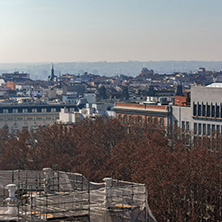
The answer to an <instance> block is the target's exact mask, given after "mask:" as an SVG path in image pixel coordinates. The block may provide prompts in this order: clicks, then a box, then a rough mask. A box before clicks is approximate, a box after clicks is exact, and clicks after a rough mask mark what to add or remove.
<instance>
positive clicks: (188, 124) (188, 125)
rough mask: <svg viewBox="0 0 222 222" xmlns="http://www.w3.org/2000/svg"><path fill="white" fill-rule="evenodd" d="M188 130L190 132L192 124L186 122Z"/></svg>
mask: <svg viewBox="0 0 222 222" xmlns="http://www.w3.org/2000/svg"><path fill="white" fill-rule="evenodd" d="M186 130H187V131H189V130H190V123H189V122H186Z"/></svg>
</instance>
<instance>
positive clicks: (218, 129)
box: [217, 125, 220, 133]
mask: <svg viewBox="0 0 222 222" xmlns="http://www.w3.org/2000/svg"><path fill="white" fill-rule="evenodd" d="M217 133H220V126H219V125H217Z"/></svg>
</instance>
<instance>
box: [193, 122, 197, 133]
mask: <svg viewBox="0 0 222 222" xmlns="http://www.w3.org/2000/svg"><path fill="white" fill-rule="evenodd" d="M193 130H194V134H196V133H197V124H196V123H194V125H193Z"/></svg>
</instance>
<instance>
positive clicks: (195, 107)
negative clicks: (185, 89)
mask: <svg viewBox="0 0 222 222" xmlns="http://www.w3.org/2000/svg"><path fill="white" fill-rule="evenodd" d="M196 112H197V105H196V104H193V115H194V116H196Z"/></svg>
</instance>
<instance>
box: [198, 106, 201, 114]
mask: <svg viewBox="0 0 222 222" xmlns="http://www.w3.org/2000/svg"><path fill="white" fill-rule="evenodd" d="M198 116H201V105H199V104H198Z"/></svg>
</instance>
